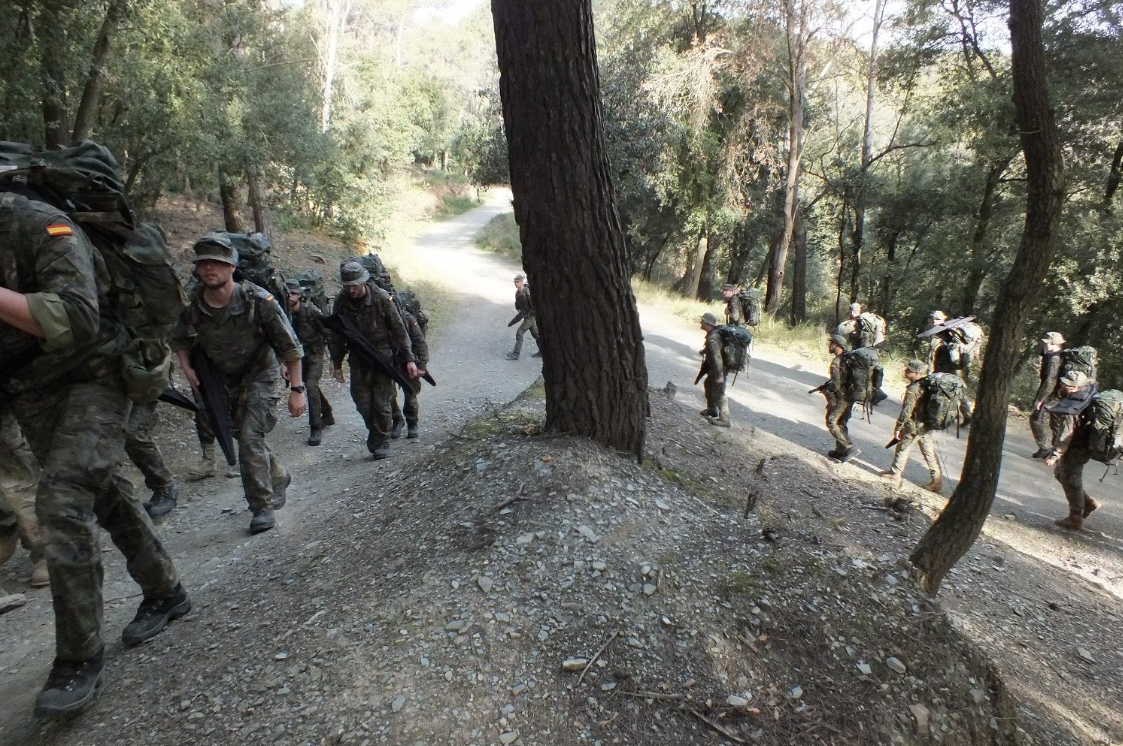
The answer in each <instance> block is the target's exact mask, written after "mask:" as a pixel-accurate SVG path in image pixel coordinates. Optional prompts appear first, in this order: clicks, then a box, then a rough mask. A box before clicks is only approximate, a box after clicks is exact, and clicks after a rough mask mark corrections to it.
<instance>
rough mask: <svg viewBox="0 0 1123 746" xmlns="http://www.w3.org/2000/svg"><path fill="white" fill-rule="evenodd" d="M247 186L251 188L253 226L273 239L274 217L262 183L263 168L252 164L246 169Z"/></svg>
mask: <svg viewBox="0 0 1123 746" xmlns="http://www.w3.org/2000/svg"><path fill="white" fill-rule="evenodd" d="M246 186H247V187H248V189H249V195H250V207H251V208H252V210H253V227H254V230H255V231H257V232H258V233H264V234H265V235H266V236H268V237H269V240H270V241H272V240H273V217H272V215H270V214H269V200H268V198H267V197H266V196H265V187H264V186H263V185H262V183H261V169H259V168H258V167H257V166H250V167H249V168H247V169H246Z"/></svg>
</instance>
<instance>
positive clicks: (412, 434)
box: [406, 422, 417, 440]
mask: <svg viewBox="0 0 1123 746" xmlns="http://www.w3.org/2000/svg"><path fill="white" fill-rule="evenodd" d="M406 437H407V438H409V439H411V440H412V439H414V438H416V437H417V423H416V422H407V423H406Z"/></svg>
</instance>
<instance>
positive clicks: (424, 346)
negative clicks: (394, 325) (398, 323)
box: [399, 309, 429, 368]
mask: <svg viewBox="0 0 1123 746" xmlns="http://www.w3.org/2000/svg"><path fill="white" fill-rule="evenodd" d="M399 313H401V316H402V323H403V324H405V327H406V333H407V334H409V344H410V347H411V348H412V349H413V357H414V362H415V363H417V365H418V367H420V368H425V367H426V366H427V365H429V344H428V343H427V342H426V341H425V333H424V332H422V331H421V324H419V323H417V319H416V318H415V317H414V316H413V314H411V313H410V312H409V311H402V310H400V309H399Z"/></svg>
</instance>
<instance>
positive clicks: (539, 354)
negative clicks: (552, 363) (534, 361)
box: [531, 350, 542, 357]
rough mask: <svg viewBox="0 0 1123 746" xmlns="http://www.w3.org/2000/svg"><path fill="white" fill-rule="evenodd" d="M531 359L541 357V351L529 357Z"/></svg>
mask: <svg viewBox="0 0 1123 746" xmlns="http://www.w3.org/2000/svg"><path fill="white" fill-rule="evenodd" d="M531 357H542V350H539V351H538V352H535V353H534V354H533V355H531Z"/></svg>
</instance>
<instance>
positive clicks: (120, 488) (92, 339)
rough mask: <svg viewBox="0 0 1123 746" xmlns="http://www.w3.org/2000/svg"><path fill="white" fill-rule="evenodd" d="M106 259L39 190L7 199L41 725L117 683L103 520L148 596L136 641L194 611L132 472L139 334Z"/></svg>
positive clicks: (10, 329) (11, 334)
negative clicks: (130, 329) (125, 366)
mask: <svg viewBox="0 0 1123 746" xmlns="http://www.w3.org/2000/svg"><path fill="white" fill-rule="evenodd" d="M99 264H100V261H99V259H98V255H97V253H96V251H95V250H94V249H93V247H92V246H91V245H90V243H89V241H88V240H87V239H86V237H85V236H84V234H83V233H82V231H81V229H79V228H78V227H77V226H76V225H75V224H74V223H72V222H71V221H70V219H69V218H67V216H66V214H65V213H63V212H62V211H60V210H58V209H55V208H54V207H52V206H50V205H48V204H47V203H46V202H45V201H43V200H42V198H41V197H40V196H39V195H37V194H35V193H34V192H32V191H30V190H25V189H22V188H21V190H20V193H19V194H17V193H16V192H4V193H0V267H2V269H0V349H3V350H4V355H3V359H2V361H0V391H2V392H3V394H2V396H3V398H4V399H5V404H7V405H10V406H11V409H12V412H13V413H14V414H15V416H16V420H17V421H18V422H19V426H20V429H21V430H22V431H23V434H24V437H26V438H27V442H28V444H29V445H30V446H31V450H32V452H33V453H34V455H35V460H36V461H37V462H38V463H39V467H40V469H41V478H40V480H39V487H38V492H37V494H36V500H35V512H36V515H37V517H38V519H39V530H40V535H41V537H42V540H43V552H44V555H45V557H46V560H47V569H48V572H49V574H50V580H51V601H52V604H53V607H54V613H55V660H54V664H53V665H52V667H51V672H50V674H49V675H48V677H47V683H46V685H45V686H44V687H43V690H42V691H41V692H40V693H39V696H38V698H37V699H36V703H35V713H36V715H37V716H39V717H42V718H60V717H70V716H72V715H74V714H76V713H78V712H80V711H82V710H83V709H85V708H86V707H88V706H89V705H90V704H91V703H92V702H93V700H94V697H95V696H96V695H97V692H98V690H99V688H100V687H101V685H102V684H103V682H104V679H103V669H104V665H105V644H104V640H103V637H102V623H103V608H102V606H103V604H102V575H103V568H102V559H101V557H102V553H101V547H100V542H99V531H98V526H99V525H100V526H101V527H103V528H105V529H106V531H108V533H109V536H110V538H111V539H112V540H113V543H114V544H115V545H116V546H117V548H118V549H119V550H120V551H121V553H122V554H123V555H125V559H126V567H127V568H128V571H129V573H130V574H131V575H132V577H133V579H134V580H135V581H136V582H137V584H138V585H139V586H140V587H141V589H142V591H143V594H144V600H142V601H141V603H140V608H139V609H138V610H137V614H136V617H135V618H134V619H133V621H132V622H131V623H130V624H129V625H128V626H126V627H125V629H124V632H123V633H122V635H121V637H122V640H123V641H124V643H125V644H126V645H134V644H137V643H141V642H144V641H146V640H149V639H151V638H152V637H155V636H156V635H157V634H159V633H160V632H161V631H162V630H163V629H164V627H165V626H167V624H168V622H169V621H171V620H172V619H176V618H178V617H181V616H183V615H184V614H186V613H187V612H188V611H190V609H191V601H190V600H189V599H188V597H187V593H186V592H185V591H184V589H183V586H182V585H180V583H179V577H178V575H177V574H176V570H175V565H174V564H173V563H172V560H171V557H169V556H168V553H167V552H166V551H165V550H164V547H163V545H162V544H161V542H160V538H159V536H158V535H157V534H156V531H155V529H154V528H153V526H152V521H151V519H150V518H149V517H148V515H147V514H146V513H145V512H144V510H143V509H142V508H141V507H140V503H139V502H137V501H136V500H135V499H134V498H133V495H132V485H131V484H130V483H129V481H128V480H127V479H125V477H124V476H123V475H122V473H121V459H122V458H123V457H124V445H125V424H126V422H127V420H128V417H129V410H130V407H131V402H130V400H129V399H128V397H127V396H126V394H125V383H124V380H123V378H122V374H121V370H122V363H121V353H122V349H123V347H124V344H125V340H126V332H125V330H124V329H123V327H121V326H120V325H119V324H118V323H117V322H116V321H115V320H114V314H113V313H112V309H111V308H110V307H109V304H108V302H107V300H106V298H107V292H108V290H109V286H108V282H107V281H106V279H105V276H104V272H103V271H99V267H98V265H99Z"/></svg>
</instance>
